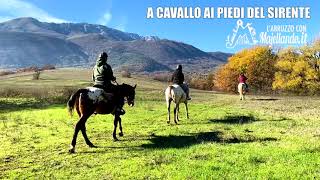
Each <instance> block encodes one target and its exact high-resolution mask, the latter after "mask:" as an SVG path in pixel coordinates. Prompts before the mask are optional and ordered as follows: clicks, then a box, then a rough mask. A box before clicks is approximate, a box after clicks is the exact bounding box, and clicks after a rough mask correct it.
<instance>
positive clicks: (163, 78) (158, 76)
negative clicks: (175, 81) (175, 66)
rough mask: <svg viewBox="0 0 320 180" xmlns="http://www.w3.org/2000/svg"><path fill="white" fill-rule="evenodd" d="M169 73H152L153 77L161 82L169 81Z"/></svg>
mask: <svg viewBox="0 0 320 180" xmlns="http://www.w3.org/2000/svg"><path fill="white" fill-rule="evenodd" d="M170 77H171V75H170V73H157V74H154V75H153V79H154V80H157V81H161V82H169V81H170Z"/></svg>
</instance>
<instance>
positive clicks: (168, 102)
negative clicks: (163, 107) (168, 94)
mask: <svg viewBox="0 0 320 180" xmlns="http://www.w3.org/2000/svg"><path fill="white" fill-rule="evenodd" d="M170 106H171V100H170V99H169V100H167V108H168V121H167V123H168V124H169V123H170Z"/></svg>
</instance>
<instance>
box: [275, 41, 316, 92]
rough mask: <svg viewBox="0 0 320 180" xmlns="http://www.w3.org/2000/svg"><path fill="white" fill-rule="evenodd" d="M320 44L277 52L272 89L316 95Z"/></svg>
mask: <svg viewBox="0 0 320 180" xmlns="http://www.w3.org/2000/svg"><path fill="white" fill-rule="evenodd" d="M319 53H320V42H319V41H316V42H314V43H313V44H311V45H309V46H303V47H301V48H300V49H294V48H287V49H283V50H281V51H280V52H279V59H278V61H277V63H276V65H275V66H276V68H277V72H276V73H275V80H274V82H273V88H274V89H276V90H284V91H289V92H294V93H299V94H316V93H317V92H319V90H320V71H319V65H320V63H319V60H320V55H319Z"/></svg>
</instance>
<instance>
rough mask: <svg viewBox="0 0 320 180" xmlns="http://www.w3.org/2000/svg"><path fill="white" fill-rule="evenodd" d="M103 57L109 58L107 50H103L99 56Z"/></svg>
mask: <svg viewBox="0 0 320 180" xmlns="http://www.w3.org/2000/svg"><path fill="white" fill-rule="evenodd" d="M99 57H100V58H101V59H106V60H107V59H108V54H107V53H106V52H102V53H101V54H100V56H99Z"/></svg>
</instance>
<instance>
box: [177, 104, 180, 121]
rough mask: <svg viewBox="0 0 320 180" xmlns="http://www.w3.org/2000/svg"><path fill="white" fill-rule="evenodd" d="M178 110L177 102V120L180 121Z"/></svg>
mask: <svg viewBox="0 0 320 180" xmlns="http://www.w3.org/2000/svg"><path fill="white" fill-rule="evenodd" d="M179 112H180V106H179V104H178V105H177V121H180V120H179Z"/></svg>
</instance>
